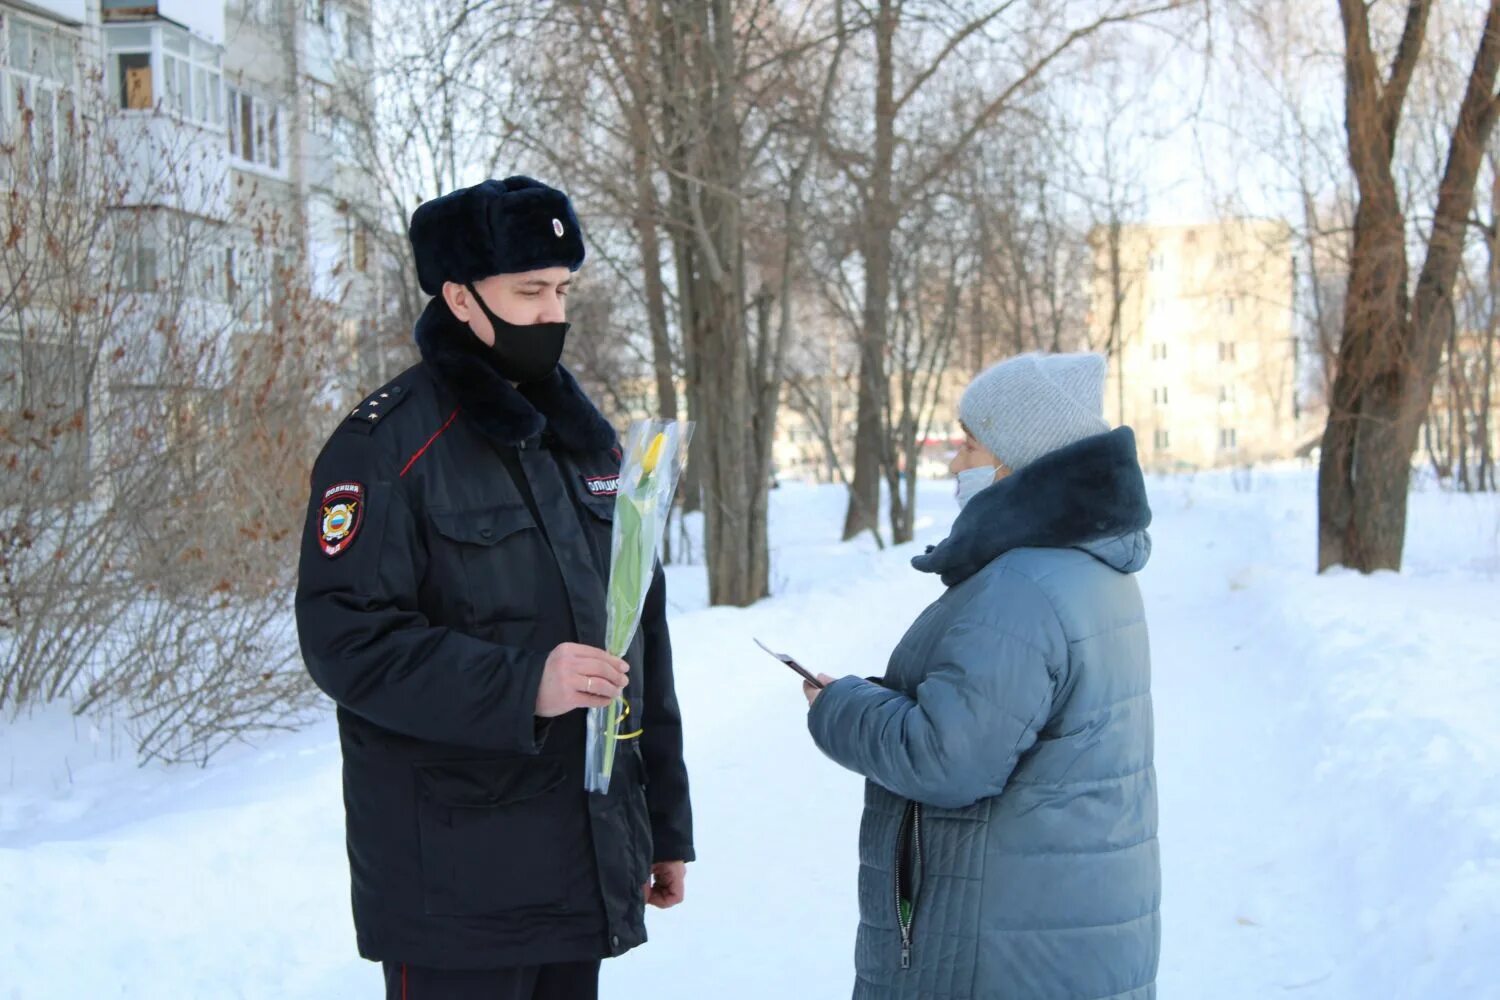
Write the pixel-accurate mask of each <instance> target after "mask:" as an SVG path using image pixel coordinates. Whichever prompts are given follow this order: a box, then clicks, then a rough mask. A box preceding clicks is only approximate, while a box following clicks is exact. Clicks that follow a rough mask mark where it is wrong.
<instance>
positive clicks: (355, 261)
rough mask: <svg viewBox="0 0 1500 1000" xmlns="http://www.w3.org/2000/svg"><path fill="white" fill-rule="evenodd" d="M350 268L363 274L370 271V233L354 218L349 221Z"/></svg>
mask: <svg viewBox="0 0 1500 1000" xmlns="http://www.w3.org/2000/svg"><path fill="white" fill-rule="evenodd" d="M349 266H350V267H352V268H353V269H354V270H356V271H358V272H360V273H361V274H363V273H364V272H366V271H368V270H369V269H370V231H369V230H368V229H366V228H365V225H364V223H362V222H360V221H359V220H358V219H355V218H353V217H351V218H350V219H349Z"/></svg>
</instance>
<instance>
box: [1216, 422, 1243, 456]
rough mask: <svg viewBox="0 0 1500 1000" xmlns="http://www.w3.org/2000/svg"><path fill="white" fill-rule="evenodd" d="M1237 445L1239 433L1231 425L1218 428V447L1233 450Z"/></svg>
mask: <svg viewBox="0 0 1500 1000" xmlns="http://www.w3.org/2000/svg"><path fill="white" fill-rule="evenodd" d="M1238 447H1239V435H1238V434H1236V433H1235V430H1234V428H1233V427H1224V428H1221V429H1220V430H1219V448H1220V449H1221V450H1223V451H1234V450H1235V449H1236V448H1238Z"/></svg>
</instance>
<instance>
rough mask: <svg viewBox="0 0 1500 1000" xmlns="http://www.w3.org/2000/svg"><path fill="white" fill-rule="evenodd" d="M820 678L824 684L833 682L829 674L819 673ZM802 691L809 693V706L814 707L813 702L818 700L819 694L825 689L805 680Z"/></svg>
mask: <svg viewBox="0 0 1500 1000" xmlns="http://www.w3.org/2000/svg"><path fill="white" fill-rule="evenodd" d="M818 680H819V681H821V682H822V683H823V684H824V685H828V684H832V683H833V678H832V677H829V676H828V675H827V674H819V675H818ZM802 693H803V694H805V695H807V707H808V708H812V703H813V702H815V701H817V700H818V695H820V694H822V693H823V689H822V688H815V687H813V686H812V685H811V684H809V683H807V681H803V682H802Z"/></svg>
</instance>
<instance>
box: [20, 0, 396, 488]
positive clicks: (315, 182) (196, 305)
mask: <svg viewBox="0 0 1500 1000" xmlns="http://www.w3.org/2000/svg"><path fill="white" fill-rule="evenodd" d="M369 22H370V9H369V0H229V2H225V0H159V2H144V0H0V147H4V151H5V153H6V155H5V156H4V157H3V161H4V166H3V168H0V173H5V174H6V176H4V177H0V181H3V182H5V183H4V186H5V187H9V188H10V189H11V190H12V192H13V197H18V198H23V199H27V200H33V201H35V203H36V204H37V205H39V206H40V205H47V206H49V208H48V211H49V212H52V213H53V215H54V216H55V215H56V212H57V210H58V209H59V207H63V208H65V209H66V210H67V211H74V212H77V214H78V215H79V217H85V216H88V217H91V218H95V219H99V220H107V222H108V224H107V225H106V226H105V227H104V228H106V229H107V230H108V234H107V235H106V236H103V237H100V238H98V239H97V240H96V241H95V243H96V245H93V246H91V247H89V248H87V249H84V250H82V251H79V252H77V253H74V252H73V251H72V250H70V249H68V248H61V249H55V248H53V250H54V252H52V253H51V254H50V258H49V259H48V260H46V261H44V260H43V258H48V257H49V254H48V253H44V252H42V251H43V249H44V248H43V247H42V245H41V244H40V243H39V245H38V247H37V248H36V250H37V252H36V253H35V254H33V255H32V256H33V259H35V260H36V262H37V264H36V267H35V268H34V269H33V270H34V271H35V272H36V274H37V275H40V274H41V273H42V272H43V271H45V270H46V268H47V267H49V266H50V267H51V268H52V270H53V272H54V273H53V275H52V277H50V278H48V279H46V281H45V282H44V284H49V285H56V286H57V287H58V288H62V287H63V286H64V285H65V284H66V282H65V281H63V280H62V278H63V277H65V275H64V274H63V273H62V272H66V271H76V270H77V268H78V266H79V263H78V262H80V261H82V262H85V263H84V266H86V267H87V268H88V269H89V271H90V273H91V274H92V276H93V280H94V281H95V282H96V283H97V284H98V285H99V286H100V287H105V286H106V285H107V284H108V285H111V286H112V287H113V292H112V293H111V294H112V296H113V297H111V298H110V304H109V306H108V308H110V309H111V310H112V317H113V318H112V320H111V321H110V322H112V323H114V324H115V325H114V329H121V328H136V327H138V328H139V329H140V331H141V334H140V336H138V337H136V338H135V339H134V340H133V341H132V345H133V347H132V351H131V356H130V357H129V358H127V359H125V360H124V361H121V360H120V359H118V358H112V359H108V360H109V363H108V364H96V365H90V364H87V363H80V364H79V366H80V367H86V368H88V369H89V375H88V377H87V380H84V379H81V378H80V379H78V380H74V381H75V382H76V384H73V385H71V386H68V387H65V388H64V389H58V388H57V383H59V381H60V380H59V379H57V378H56V376H55V375H53V374H52V373H53V372H55V371H56V370H58V369H63V368H67V367H68V366H69V365H70V364H74V363H75V361H76V359H77V358H78V357H80V356H81V355H80V352H79V350H78V348H77V345H76V344H70V343H68V342H67V341H68V336H69V335H68V334H67V332H66V331H68V330H69V329H73V330H74V333H73V334H72V336H73V337H75V338H77V337H79V336H84V334H82V333H80V332H79V331H78V329H77V328H78V324H77V323H76V322H73V321H70V320H69V319H68V318H67V316H66V311H65V309H64V308H62V307H64V306H66V305H67V304H68V303H66V302H65V301H57V299H59V298H61V299H66V298H69V297H71V298H74V299H76V298H78V296H79V290H78V289H77V288H76V287H75V288H71V289H69V290H68V291H65V292H53V291H49V290H48V289H47V288H45V287H40V286H35V285H33V286H32V287H28V288H26V290H25V295H24V296H20V297H19V298H24V299H25V300H26V302H27V304H26V305H25V306H24V307H15V308H6V309H0V376H3V391H0V410H5V411H10V410H12V409H14V410H16V411H17V412H30V410H32V409H34V408H35V400H36V399H37V398H40V397H39V394H41V395H44V396H46V401H47V402H48V405H52V406H57V405H69V406H71V405H75V404H76V406H77V407H78V409H79V410H80V411H81V412H83V413H84V414H85V417H84V418H83V419H82V421H81V423H82V424H83V426H84V427H85V428H86V429H85V430H84V431H83V432H81V433H80V434H78V435H76V437H77V438H78V441H74V442H70V447H69V448H68V449H67V451H68V453H69V454H70V455H77V456H78V457H77V461H78V462H79V464H80V472H79V475H78V476H77V477H75V479H76V481H77V482H80V483H81V482H83V481H93V480H94V479H95V476H94V475H93V474H92V473H91V472H90V471H89V470H90V467H91V463H90V461H89V458H88V455H89V453H90V452H94V453H96V454H97V453H100V452H101V450H102V449H103V448H105V447H107V442H105V441H104V440H103V439H102V438H101V437H100V434H102V433H103V432H104V431H103V429H102V428H101V427H99V426H98V424H99V423H100V422H99V421H98V420H96V419H95V418H94V416H93V414H94V411H97V410H101V409H103V408H104V407H105V405H106V404H105V400H106V399H107V400H109V404H108V409H109V412H110V413H111V414H112V415H113V418H114V419H113V423H114V424H115V425H116V426H114V427H113V428H111V429H110V430H111V431H113V432H114V433H121V429H120V427H119V423H120V420H119V417H120V415H121V414H122V413H127V414H128V413H129V412H132V410H133V409H134V403H133V402H132V400H133V399H135V398H136V397H139V399H140V401H141V405H140V407H139V411H140V412H141V414H143V416H142V419H143V420H148V419H149V420H150V421H152V423H153V424H160V423H162V419H161V412H162V409H163V399H164V398H165V397H170V398H169V399H168V401H167V402H166V403H165V408H166V409H167V410H168V411H169V412H170V413H171V414H172V415H173V418H174V419H175V420H179V421H196V420H199V419H201V418H210V417H211V416H212V413H211V412H210V411H211V409H212V407H213V406H214V405H215V403H214V397H215V395H216V390H217V389H218V388H219V387H220V386H222V384H223V378H224V374H223V368H222V366H218V367H216V365H215V364H209V363H205V364H204V365H203V366H201V368H200V369H199V370H197V371H193V372H191V373H189V374H187V375H184V373H183V371H182V370H181V369H182V367H183V366H181V365H179V366H178V370H175V371H172V372H171V373H170V377H168V376H166V375H164V372H165V371H166V366H165V365H163V364H162V348H161V345H162V343H163V342H165V341H166V340H168V339H171V340H172V341H173V344H174V349H176V350H178V351H179V353H180V352H181V350H182V344H183V343H184V342H193V340H194V338H197V342H198V343H200V344H203V345H208V344H212V345H214V347H215V352H214V353H215V355H216V357H217V358H219V359H221V360H222V359H224V358H228V357H232V356H234V355H235V354H236V353H238V352H239V351H240V350H242V345H244V344H246V343H248V342H249V340H250V339H253V338H255V337H256V336H257V334H258V333H260V332H262V331H265V330H267V329H269V328H270V327H271V326H272V325H273V324H274V323H275V322H276V321H277V320H278V319H280V320H281V321H283V327H285V326H288V325H292V326H295V325H297V324H298V323H300V322H302V320H303V318H304V317H309V319H307V322H306V325H307V326H308V327H311V326H312V325H313V321H312V320H311V319H310V317H313V316H316V317H317V320H316V323H317V325H318V327H319V328H318V329H311V328H309V329H306V330H305V331H304V332H305V334H306V335H310V336H317V337H326V338H330V339H337V341H338V348H337V354H338V356H339V358H340V359H341V360H340V365H339V367H340V369H341V370H340V371H338V372H337V373H336V375H335V381H336V383H337V388H338V389H341V390H342V391H344V392H349V391H353V390H357V389H358V388H359V387H360V386H366V387H367V386H368V385H369V384H371V383H372V382H375V380H376V379H378V378H380V377H382V376H383V375H385V374H387V373H385V372H383V371H381V370H380V366H379V365H378V364H375V363H371V360H370V359H372V358H374V357H376V356H378V352H372V351H367V349H366V345H365V344H364V343H363V342H362V340H361V334H362V331H363V326H364V324H362V323H361V322H360V318H361V317H362V316H368V315H370V313H371V312H372V311H373V308H375V307H377V305H378V303H379V302H380V301H381V300H382V297H383V295H384V289H383V287H382V283H383V282H384V281H385V280H386V276H387V274H388V272H387V270H386V269H385V268H384V267H381V266H377V265H376V261H375V257H376V254H375V250H374V246H375V242H376V241H374V240H373V239H372V238H371V234H372V228H371V227H372V226H373V225H375V224H376V222H377V219H378V216H379V211H378V208H377V206H376V205H375V204H373V203H372V202H373V199H372V198H371V197H370V196H369V195H368V192H369V190H370V186H369V185H368V184H367V183H362V182H361V180H360V178H361V176H363V174H362V172H361V170H360V168H359V163H358V155H357V153H358V141H359V131H358V128H357V124H356V123H357V122H358V121H359V120H360V116H361V115H363V114H365V113H366V112H367V111H368V108H369V105H370V89H369V88H370V84H369V76H368V68H369V64H370V49H371V35H370V23H369ZM42 214H43V213H41V212H37V213H33V215H32V218H31V219H30V221H29V225H30V227H31V229H32V230H34V232H30V233H27V234H26V235H25V236H24V237H23V238H24V239H28V240H29V239H37V240H41V239H43V236H42V235H41V234H42V231H43V230H45V229H46V228H47V226H46V220H45V219H43V218H41V215H42ZM46 238H48V239H51V238H52V237H50V236H48V237H46ZM54 242H55V239H54ZM12 258H13V259H22V260H25V259H26V257H25V254H21V255H19V257H17V255H12ZM10 270H11V272H12V273H10V274H8V276H7V280H9V281H11V282H17V281H19V280H20V279H18V278H17V276H16V274H15V273H14V269H13V268H12V269H10ZM33 277H35V276H33ZM75 284H76V282H75ZM117 293H123V294H124V297H126V298H128V299H130V300H131V301H130V302H128V303H126V304H125V305H123V306H122V305H121V304H120V302H118V301H117V299H118V298H119V297H120V296H119V294H117ZM299 297H300V298H299ZM308 303H311V304H312V306H311V307H309V306H308V305H307V304H308ZM278 310H280V312H279V313H278ZM291 310H299V311H298V312H297V313H296V315H289V311H291ZM48 317H50V318H48ZM131 324H134V327H132V326H131ZM23 326H25V327H27V329H26V330H24V331H23V330H22V329H20V328H21V327H23ZM94 335H95V336H97V331H95V334H94ZM209 353H210V352H209V351H207V350H204V352H203V354H204V356H205V357H207V356H208V355H209ZM392 374H393V373H392ZM44 382H47V383H48V385H47V387H46V388H45V390H43V389H42V388H40V387H41V386H42V383H44ZM85 383H86V384H85ZM375 384H378V382H376V383H375ZM59 393H62V394H63V395H68V396H69V399H67V400H62V402H61V403H59V402H58V398H57V397H58V396H59ZM74 396H76V400H74V399H73V398H72V397H74ZM27 401H29V402H27ZM122 403H123V405H122ZM147 414H150V416H146V415H147ZM5 419H7V420H8V419H9V417H8V416H7V417H5ZM169 423H170V422H169ZM80 442H81V444H80ZM75 444H76V445H79V446H77V447H73V446H72V445H75Z"/></svg>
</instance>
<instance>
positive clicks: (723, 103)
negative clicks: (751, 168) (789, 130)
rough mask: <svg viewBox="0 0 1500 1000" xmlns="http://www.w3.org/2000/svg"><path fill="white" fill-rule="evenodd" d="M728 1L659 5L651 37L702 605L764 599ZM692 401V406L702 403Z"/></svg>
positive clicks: (761, 489)
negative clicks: (689, 411)
mask: <svg viewBox="0 0 1500 1000" xmlns="http://www.w3.org/2000/svg"><path fill="white" fill-rule="evenodd" d="M729 7H730V4H729V0H713V2H712V3H693V2H689V0H665V2H663V3H662V5H661V7H660V8H659V11H660V13H661V15H662V16H661V21H660V30H661V36H662V48H663V56H664V58H663V63H664V65H663V69H664V73H663V91H662V92H663V95H664V97H663V102H664V110H665V112H666V114H665V118H666V120H667V126H666V127H667V130H668V142H667V147H668V158H669V170H670V185H671V201H670V215H671V233H672V240H673V246H674V249H675V252H676V257H677V273H678V297H679V299H680V301H681V303H682V313H683V344H684V348H685V354H686V356H687V357H686V360H687V374H688V397H689V404H690V406H693V417H694V420H696V421H697V424H698V429H697V431H696V432H695V437H696V439H697V441H698V442H699V447H698V448H697V459H696V461H695V462H694V463H693V464H695V465H696V466H697V467H698V469H697V472H698V475H700V476H701V477H702V487H703V488H702V500H703V507H704V515H705V517H704V550H705V552H706V555H707V561H708V578H709V602H710V603H711V604H714V605H722V604H730V605H736V606H740V607H743V606H745V605H748V604H751V603H753V602H755V601H756V600H759V599H760V598H761V597H764V596H765V595H766V593H767V590H768V583H769V577H770V560H769V555H768V550H767V545H766V532H765V491H766V483H765V482H764V481H762V482H755V481H754V476H753V474H752V472H751V470H752V467H753V466H754V464H755V455H756V446H755V438H754V430H755V398H754V395H753V393H752V392H751V360H750V354H749V346H748V338H747V337H746V335H745V334H746V330H745V308H744V304H745V288H744V273H745V264H744V250H743V227H742V218H741V214H740V186H741V174H742V164H741V148H740V132H739V120H738V117H737V113H736V73H737V65H736V58H735V38H734V22H733V18H732V14H731V11H730V9H729ZM700 404H701V405H700Z"/></svg>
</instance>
